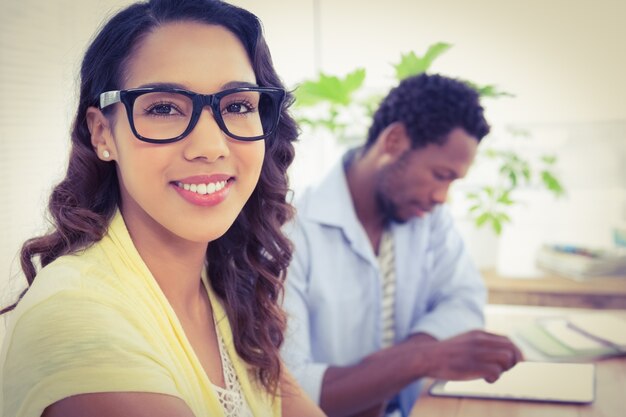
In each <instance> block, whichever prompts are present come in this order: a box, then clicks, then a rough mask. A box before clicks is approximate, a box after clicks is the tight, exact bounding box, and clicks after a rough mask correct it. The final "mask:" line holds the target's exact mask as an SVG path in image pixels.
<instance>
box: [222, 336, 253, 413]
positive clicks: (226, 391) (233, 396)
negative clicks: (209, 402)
mask: <svg viewBox="0 0 626 417" xmlns="http://www.w3.org/2000/svg"><path fill="white" fill-rule="evenodd" d="M217 339H218V344H219V349H220V357H221V358H222V369H223V372H224V383H225V385H226V387H225V388H222V387H219V386H217V385H215V384H213V388H215V392H216V393H217V397H218V399H219V401H220V404H221V405H222V408H223V409H224V415H225V416H226V417H254V416H253V415H252V411H251V410H250V407H249V406H248V403H247V402H246V399H245V398H244V396H243V393H242V392H241V385H239V379H238V378H237V374H236V373H235V368H234V367H233V364H232V362H231V361H230V358H229V357H228V354H227V353H226V347H225V346H224V341H223V340H222V337H221V336H220V334H219V332H218V334H217Z"/></svg>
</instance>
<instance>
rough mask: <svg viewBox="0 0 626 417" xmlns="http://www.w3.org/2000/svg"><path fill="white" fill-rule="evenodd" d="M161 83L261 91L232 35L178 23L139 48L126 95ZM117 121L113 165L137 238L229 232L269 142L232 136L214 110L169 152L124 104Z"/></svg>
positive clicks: (205, 237) (205, 90) (201, 238)
mask: <svg viewBox="0 0 626 417" xmlns="http://www.w3.org/2000/svg"><path fill="white" fill-rule="evenodd" d="M155 83H168V84H175V85H177V86H178V87H179V88H183V89H186V90H191V91H194V92H196V93H202V94H212V93H217V92H219V91H222V90H225V89H227V88H231V87H233V86H236V85H237V84H241V83H247V84H256V77H255V74H254V71H253V69H252V66H251V64H250V61H249V59H248V56H247V53H246V51H245V49H244V47H243V45H242V44H241V42H240V41H239V39H238V38H237V37H236V36H235V35H233V34H232V33H231V32H229V31H228V30H227V29H225V28H223V27H221V26H213V25H206V24H201V23H195V22H176V23H169V24H166V25H163V26H161V27H159V28H157V29H156V30H154V31H153V32H151V33H150V34H148V35H147V36H146V37H145V38H144V39H143V40H142V41H141V42H140V44H139V45H138V47H137V48H136V49H135V51H134V53H133V54H132V56H131V58H130V60H129V62H128V64H127V66H126V72H125V79H124V80H123V86H122V88H123V89H129V88H137V87H142V86H146V85H150V84H155ZM113 120H114V123H112V124H111V133H112V138H113V142H114V149H113V151H112V152H111V158H112V159H115V161H116V162H117V169H118V176H119V181H120V189H121V196H122V213H123V215H124V219H125V221H126V223H127V225H128V227H129V229H130V230H131V233H133V232H135V233H138V231H139V230H142V228H146V227H147V228H149V229H150V230H151V231H153V232H157V234H158V235H163V233H165V235H166V236H167V235H170V234H171V235H173V236H171V237H176V236H177V237H179V238H182V239H184V240H187V241H193V242H205V243H206V242H209V241H211V240H214V239H217V238H218V237H220V236H221V235H222V234H224V233H225V232H226V230H228V228H229V227H230V226H231V225H232V223H233V222H234V220H235V218H236V217H237V215H238V214H239V212H240V211H241V210H242V208H243V206H244V204H245V203H246V201H247V200H248V198H249V197H250V195H251V193H252V191H253V190H254V188H255V186H256V184H257V181H258V179H259V175H260V173H261V166H262V164H263V157H264V154H265V143H264V141H263V140H259V141H253V142H243V141H237V140H235V139H232V138H230V137H228V136H226V134H225V133H224V132H222V131H221V130H220V128H219V126H218V125H217V123H216V122H215V119H214V118H213V116H212V114H211V110H210V108H209V107H205V108H204V110H203V112H202V115H201V116H200V119H199V121H198V123H197V125H196V126H195V128H194V129H193V131H192V132H191V133H190V134H189V135H188V136H187V137H185V138H184V139H183V140H181V141H178V142H174V143H168V144H152V143H146V142H142V141H140V140H138V139H137V138H136V137H135V136H134V135H133V133H132V131H131V128H130V125H129V121H128V118H127V116H126V112H125V109H124V106H123V105H122V104H121V103H120V104H116V108H115V114H114V118H113ZM207 190H208V191H207ZM143 230H145V229H143Z"/></svg>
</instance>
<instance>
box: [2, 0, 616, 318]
mask: <svg viewBox="0 0 626 417" xmlns="http://www.w3.org/2000/svg"><path fill="white" fill-rule="evenodd" d="M129 3H130V2H129V1H121V0H109V1H104V0H82V1H80V2H75V1H72V0H47V1H41V0H38V1H35V0H21V1H20V2H15V1H9V0H2V1H1V6H2V11H3V12H2V15H0V195H1V196H2V200H1V201H2V202H1V209H0V289H1V290H2V294H3V295H2V297H0V299H2V304H3V305H6V304H7V303H8V302H9V301H11V300H12V297H13V294H15V291H16V290H17V289H19V288H21V287H23V285H24V282H23V281H22V280H21V279H20V269H19V261H18V250H19V248H20V245H21V243H22V242H23V241H24V240H25V239H27V238H29V237H32V236H34V235H35V234H37V233H41V232H42V231H44V230H45V229H46V227H47V223H46V220H45V215H44V213H45V207H46V200H47V197H48V195H49V193H50V190H51V187H52V186H53V184H55V183H56V182H58V181H59V180H60V178H61V176H62V175H63V172H64V170H65V163H66V160H67V153H68V145H69V129H70V123H71V119H72V116H73V114H72V113H73V111H74V108H75V103H76V96H77V75H78V68H79V64H80V59H81V56H82V53H83V52H84V49H85V47H86V45H87V43H88V42H89V40H90V38H91V36H92V35H93V34H94V32H95V31H96V30H97V28H98V27H99V26H100V25H101V23H102V22H103V20H105V19H106V17H107V16H109V15H110V14H112V13H113V12H114V11H116V10H118V9H119V8H120V7H123V6H125V5H127V4H129ZM232 3H234V4H236V5H239V6H242V7H244V8H246V9H248V10H250V11H252V12H253V13H255V14H257V15H258V16H259V17H260V18H261V20H262V21H263V24H264V27H265V33H266V37H267V41H268V43H269V46H270V49H271V51H272V55H273V58H274V63H275V65H276V67H277V70H278V72H279V74H280V75H281V76H282V77H283V80H284V82H285V84H286V85H287V86H289V87H290V88H295V87H296V86H297V85H299V84H300V83H302V82H303V81H305V80H314V79H316V77H318V74H319V73H320V71H322V72H324V73H325V74H329V75H335V76H338V77H344V76H346V74H349V73H351V72H352V71H354V70H355V69H357V68H364V69H366V71H367V75H366V78H365V80H364V81H363V86H362V91H364V92H366V93H368V94H369V93H372V94H382V95H384V94H385V93H386V91H387V90H388V89H389V88H390V87H391V86H393V85H394V84H395V83H396V80H395V78H394V68H393V65H394V64H396V63H398V62H399V60H400V58H401V56H402V55H403V54H407V53H409V52H412V51H413V52H415V53H416V54H417V55H420V54H423V53H424V52H425V51H426V50H427V49H428V47H429V46H431V45H433V44H435V43H437V42H445V43H447V44H450V45H452V46H451V47H450V48H449V50H448V51H446V52H445V53H444V54H442V55H441V56H440V57H438V58H437V59H436V60H435V61H434V63H433V64H432V66H431V68H430V70H429V71H430V72H439V73H442V74H445V75H448V76H453V77H460V78H463V79H467V80H471V81H472V82H475V83H477V84H479V85H495V86H497V87H498V88H499V89H500V90H502V91H506V92H509V93H511V94H512V95H513V96H514V97H499V98H486V99H485V100H484V104H485V107H486V110H487V118H488V119H489V120H490V122H491V124H492V125H493V133H492V135H490V137H488V138H486V139H485V143H484V145H481V147H484V148H485V149H491V150H492V156H493V155H496V156H497V155H508V156H509V157H511V156H519V157H520V158H522V159H523V160H525V161H531V162H532V161H538V162H533V164H535V165H531V168H532V169H533V171H532V172H533V175H535V174H537V175H541V173H542V172H543V171H542V170H543V168H541V163H543V162H542V161H544V162H545V158H548V160H549V161H550V167H549V173H550V174H551V175H553V176H554V177H555V178H557V179H558V181H559V184H560V185H561V186H562V189H563V191H564V192H562V193H557V194H561V195H560V196H559V197H557V196H556V195H555V193H554V192H550V190H548V189H546V187H545V182H544V183H542V182H541V181H539V182H533V181H528V182H525V181H519V184H517V186H516V187H515V190H514V192H515V194H514V195H511V200H513V201H514V204H506V205H505V206H506V207H504V209H503V210H504V211H503V213H504V215H505V216H506V218H505V217H500V220H502V223H503V224H501V228H499V230H496V229H497V228H494V227H493V224H492V223H491V221H485V219H483V223H482V227H477V216H475V215H472V213H474V214H475V213H476V212H475V211H474V212H471V211H470V208H471V206H472V204H473V203H472V197H471V196H469V197H468V195H470V194H471V193H474V194H476V193H477V192H482V191H484V190H485V189H486V187H490V185H489V184H490V182H491V181H492V180H493V179H494V176H497V174H498V172H499V169H500V168H502V164H503V162H502V160H498V159H497V158H495V159H494V158H490V157H489V154H488V153H485V156H484V158H483V159H481V158H479V159H478V161H477V163H476V164H475V166H474V168H472V170H471V172H470V174H469V176H468V178H467V179H466V180H464V181H462V182H460V183H459V184H457V186H456V187H455V188H454V190H453V191H452V194H451V200H450V204H451V206H452V209H453V212H454V215H455V217H456V218H457V221H458V225H459V228H460V230H461V231H462V233H463V235H464V237H465V240H466V243H467V245H468V246H469V248H470V251H471V253H472V256H473V257H474V259H475V260H476V262H477V263H478V264H479V266H480V267H481V269H483V270H485V271H487V275H488V276H491V277H495V278H494V279H497V280H499V279H508V278H518V280H517V281H519V278H533V279H536V278H541V277H543V276H545V272H543V271H542V270H539V269H538V268H537V266H536V260H537V253H538V251H539V249H540V248H542V247H543V245H565V246H567V247H575V248H580V247H582V248H591V249H594V250H596V249H598V250H603V251H604V250H606V251H613V250H615V249H616V248H617V246H619V245H618V244H619V239H618V238H617V236H619V231H620V230H621V231H624V230H626V77H624V68H625V67H626V42H624V40H625V39H626V25H625V24H624V16H626V2H624V1H623V0H597V1H590V0H579V1H567V0H551V1H548V2H546V1H539V0H528V1H525V2H516V1H509V0H475V1H472V2H468V1H463V0H442V1H437V2H433V1H430V2H426V1H421V0H386V1H384V2H363V1H357V0H291V1H279V0H264V1H254V0H235V1H232ZM345 117H346V119H345V121H346V122H347V124H354V126H353V127H355V128H354V129H352V130H351V131H350V137H349V138H339V137H336V136H335V135H333V134H332V133H331V132H328V131H324V130H323V129H313V128H311V127H310V126H303V134H302V138H301V142H300V143H299V144H298V151H299V153H298V154H297V156H296V161H295V163H294V166H293V167H292V170H291V185H292V188H293V190H294V195H295V196H296V197H297V196H298V194H299V193H300V192H301V191H302V189H304V188H305V187H306V186H307V185H308V184H310V183H311V182H313V181H316V180H318V179H319V178H321V177H322V176H323V174H324V172H325V171H326V170H327V169H328V168H329V167H330V166H331V165H332V164H333V163H334V162H335V161H336V160H337V159H338V158H339V157H340V155H341V153H342V152H343V151H344V150H345V149H346V148H347V147H348V146H353V145H356V144H358V143H359V141H360V140H362V139H363V138H362V135H361V136H360V135H359V132H363V131H364V129H366V128H367V118H364V117H363V115H354V116H353V119H352V118H351V117H352V116H351V115H350V113H348V114H347V116H345ZM352 120H354V123H352ZM359 136H360V137H359ZM542 158H544V159H542ZM498 161H499V162H498ZM509 162H510V161H509ZM537 164H539V165H537ZM494 173H495V175H494ZM483 208H484V207H482V208H479V211H480V210H482V209H483ZM487 211H488V210H487ZM492 214H493V213H492ZM496 214H497V213H496ZM507 219H510V221H508V220H507ZM611 253H612V252H611ZM583 275H584V274H583ZM581 279H582V280H585V279H587V277H585V276H582V277H581V276H578V277H576V280H577V281H581ZM620 282H621V283H620V284H618V285H619V286H621V287H620V288H623V287H624V286H625V285H626V284H623V283H626V279H622V280H621V281H620ZM616 288H617V287H616ZM624 294H626V289H625V290H624ZM623 308H626V305H625V307H623Z"/></svg>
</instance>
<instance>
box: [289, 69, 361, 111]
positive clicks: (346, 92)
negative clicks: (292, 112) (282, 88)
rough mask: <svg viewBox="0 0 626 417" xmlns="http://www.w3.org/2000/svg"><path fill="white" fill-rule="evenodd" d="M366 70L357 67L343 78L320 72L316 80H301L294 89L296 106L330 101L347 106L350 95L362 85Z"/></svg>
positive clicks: (349, 101) (350, 99)
mask: <svg viewBox="0 0 626 417" xmlns="http://www.w3.org/2000/svg"><path fill="white" fill-rule="evenodd" d="M365 75H366V71H365V69H364V68H357V69H356V70H354V71H352V72H351V73H349V74H347V75H346V76H345V77H344V78H339V77H336V76H334V75H326V74H324V73H322V72H321V73H320V74H319V76H318V78H317V79H316V80H307V81H304V82H302V83H301V84H300V85H299V86H298V88H297V89H296V90H295V92H294V94H295V96H296V104H297V105H298V106H302V107H306V106H314V105H316V104H319V103H325V102H326V103H330V104H336V105H342V106H347V105H348V104H350V103H351V102H352V95H353V93H354V92H355V91H357V90H358V89H359V88H361V86H362V85H363V81H364V80H365Z"/></svg>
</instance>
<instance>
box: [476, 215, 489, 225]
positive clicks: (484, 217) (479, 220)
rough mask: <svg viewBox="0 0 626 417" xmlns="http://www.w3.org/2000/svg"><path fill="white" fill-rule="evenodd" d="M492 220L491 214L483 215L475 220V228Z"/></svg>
mask: <svg viewBox="0 0 626 417" xmlns="http://www.w3.org/2000/svg"><path fill="white" fill-rule="evenodd" d="M490 219H492V217H491V213H483V214H481V215H480V216H478V217H477V218H476V226H478V227H481V226H482V225H483V224H485V222H486V221H487V220H490Z"/></svg>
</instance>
